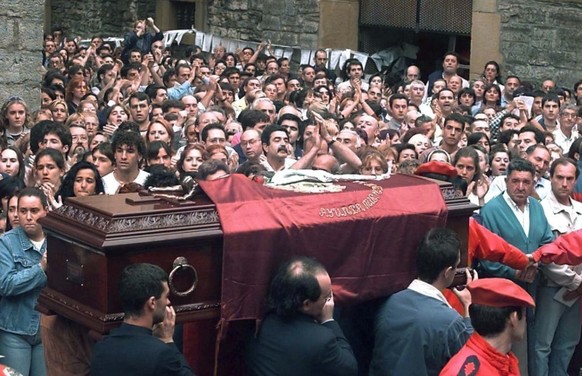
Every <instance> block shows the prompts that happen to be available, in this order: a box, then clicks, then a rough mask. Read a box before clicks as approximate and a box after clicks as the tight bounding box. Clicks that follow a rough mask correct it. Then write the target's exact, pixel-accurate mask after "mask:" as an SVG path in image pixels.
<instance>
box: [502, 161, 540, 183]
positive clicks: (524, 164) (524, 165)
mask: <svg viewBox="0 0 582 376" xmlns="http://www.w3.org/2000/svg"><path fill="white" fill-rule="evenodd" d="M513 171H522V172H529V173H530V174H531V176H532V178H533V177H535V176H536V169H535V167H534V166H533V165H532V164H531V162H530V161H527V160H525V159H523V158H515V159H513V160H511V162H509V166H507V176H509V175H511V173H512V172H513Z"/></svg>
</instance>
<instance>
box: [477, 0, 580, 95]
mask: <svg viewBox="0 0 582 376" xmlns="http://www.w3.org/2000/svg"><path fill="white" fill-rule="evenodd" d="M581 24H582V0H565V1H556V0H473V28H472V32H471V36H472V43H471V75H472V77H475V76H477V75H479V74H481V72H482V69H483V66H484V64H485V62H486V61H488V60H497V61H499V62H501V63H502V69H503V71H502V75H503V76H507V75H508V74H515V75H517V76H519V77H522V78H523V79H527V80H529V81H531V82H533V83H534V84H539V83H541V81H543V80H544V79H545V78H548V77H552V78H555V79H556V80H557V81H558V84H560V85H562V86H564V87H568V88H573V86H574V83H575V82H576V81H578V80H580V79H582V68H581V67H582V64H581V62H582V49H581V48H580V42H579V41H580V40H582V29H581V28H580V25H581Z"/></svg>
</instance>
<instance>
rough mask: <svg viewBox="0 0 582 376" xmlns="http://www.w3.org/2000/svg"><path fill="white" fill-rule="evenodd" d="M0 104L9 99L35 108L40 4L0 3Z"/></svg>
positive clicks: (34, 1) (37, 1)
mask: <svg viewBox="0 0 582 376" xmlns="http://www.w3.org/2000/svg"><path fill="white" fill-rule="evenodd" d="M0 5H1V7H0V9H1V10H0V35H2V38H0V101H1V103H3V102H4V101H5V100H6V99H8V98H9V97H11V96H18V97H21V98H23V99H24V100H25V101H26V103H29V104H30V105H31V107H32V108H33V109H34V108H35V107H38V102H39V99H38V98H39V94H38V93H39V88H40V77H41V72H40V62H41V60H42V56H41V50H40V47H39V46H40V42H39V41H42V32H43V28H42V25H43V16H44V14H43V12H42V9H43V6H44V0H26V1H25V0H12V1H8V0H2V1H0Z"/></svg>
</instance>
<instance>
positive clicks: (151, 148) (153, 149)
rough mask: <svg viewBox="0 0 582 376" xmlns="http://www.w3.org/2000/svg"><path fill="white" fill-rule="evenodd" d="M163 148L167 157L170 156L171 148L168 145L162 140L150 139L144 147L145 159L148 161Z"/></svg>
mask: <svg viewBox="0 0 582 376" xmlns="http://www.w3.org/2000/svg"><path fill="white" fill-rule="evenodd" d="M162 149H164V150H165V151H166V153H167V154H168V157H171V156H172V148H170V146H169V145H168V144H167V143H165V142H164V141H159V140H158V141H152V142H150V143H149V144H148V145H147V148H146V155H145V158H146V161H149V160H150V159H154V158H157V157H158V154H159V152H160V150H162Z"/></svg>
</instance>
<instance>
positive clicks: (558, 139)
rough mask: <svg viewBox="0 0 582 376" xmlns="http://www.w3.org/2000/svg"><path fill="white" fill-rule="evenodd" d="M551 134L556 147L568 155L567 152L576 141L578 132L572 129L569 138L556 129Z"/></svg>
mask: <svg viewBox="0 0 582 376" xmlns="http://www.w3.org/2000/svg"><path fill="white" fill-rule="evenodd" d="M552 133H553V135H554V140H555V143H556V145H558V146H559V147H561V148H562V152H563V153H564V154H568V151H569V150H570V146H572V144H573V143H574V141H576V139H577V138H578V137H579V135H578V132H577V131H575V130H574V129H572V134H571V135H570V137H567V136H566V135H565V134H564V133H563V132H562V130H561V129H556V130H555V131H554V132H552Z"/></svg>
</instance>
